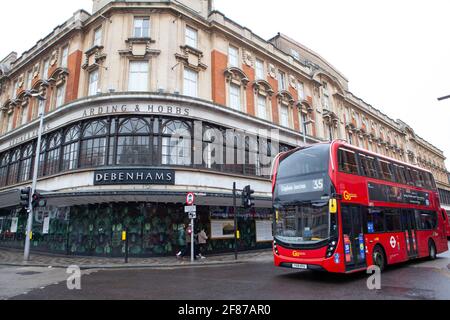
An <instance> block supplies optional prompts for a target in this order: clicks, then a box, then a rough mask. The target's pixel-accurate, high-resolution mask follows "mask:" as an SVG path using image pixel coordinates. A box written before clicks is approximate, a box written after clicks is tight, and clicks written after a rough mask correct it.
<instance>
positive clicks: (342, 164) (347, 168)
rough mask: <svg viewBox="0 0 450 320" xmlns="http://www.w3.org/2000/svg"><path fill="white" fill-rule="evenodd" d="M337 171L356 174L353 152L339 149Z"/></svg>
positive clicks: (356, 167) (356, 168)
mask: <svg viewBox="0 0 450 320" xmlns="http://www.w3.org/2000/svg"><path fill="white" fill-rule="evenodd" d="M339 171H341V172H345V173H349V174H358V166H357V165H356V154H355V153H354V152H353V151H350V150H347V149H339Z"/></svg>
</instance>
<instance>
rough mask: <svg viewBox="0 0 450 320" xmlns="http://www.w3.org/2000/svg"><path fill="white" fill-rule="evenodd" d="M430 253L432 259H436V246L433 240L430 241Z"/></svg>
mask: <svg viewBox="0 0 450 320" xmlns="http://www.w3.org/2000/svg"><path fill="white" fill-rule="evenodd" d="M428 253H429V259H430V260H436V246H435V245H434V242H433V241H432V240H430V241H428Z"/></svg>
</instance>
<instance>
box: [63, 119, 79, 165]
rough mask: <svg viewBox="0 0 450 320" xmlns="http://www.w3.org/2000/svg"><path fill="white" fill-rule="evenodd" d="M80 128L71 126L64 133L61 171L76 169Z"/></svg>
mask: <svg viewBox="0 0 450 320" xmlns="http://www.w3.org/2000/svg"><path fill="white" fill-rule="evenodd" d="M79 139H80V127H79V126H73V127H71V128H69V130H67V131H66V134H65V136H64V145H63V160H62V161H63V163H62V170H63V171H65V170H74V169H76V168H77V167H78V150H79V144H78V142H79Z"/></svg>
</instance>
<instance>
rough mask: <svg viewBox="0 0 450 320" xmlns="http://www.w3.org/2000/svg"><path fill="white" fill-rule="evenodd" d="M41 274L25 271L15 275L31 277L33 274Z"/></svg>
mask: <svg viewBox="0 0 450 320" xmlns="http://www.w3.org/2000/svg"><path fill="white" fill-rule="evenodd" d="M41 273H42V272H36V271H26V272H18V273H17V274H18V275H19V276H33V275H35V274H41Z"/></svg>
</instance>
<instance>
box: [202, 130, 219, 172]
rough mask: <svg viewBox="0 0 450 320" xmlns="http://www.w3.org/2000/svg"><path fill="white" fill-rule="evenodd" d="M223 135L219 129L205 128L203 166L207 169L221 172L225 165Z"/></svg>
mask: <svg viewBox="0 0 450 320" xmlns="http://www.w3.org/2000/svg"><path fill="white" fill-rule="evenodd" d="M223 140H224V139H223V133H222V131H220V130H219V129H217V128H212V127H205V130H204V133H203V164H204V166H205V167H206V168H207V169H216V170H220V168H221V164H223V163H224V153H223V152H224V144H223V142H224V141H223Z"/></svg>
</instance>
